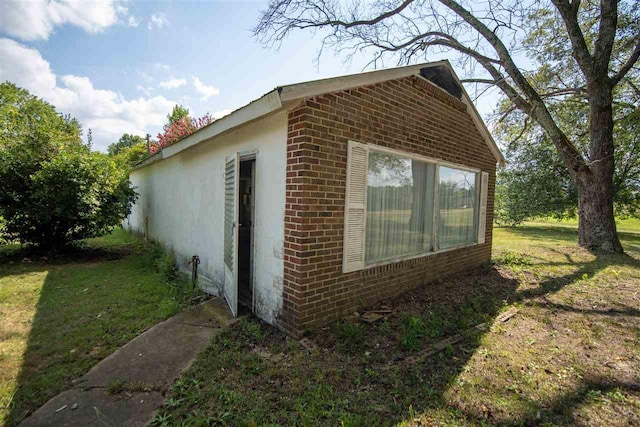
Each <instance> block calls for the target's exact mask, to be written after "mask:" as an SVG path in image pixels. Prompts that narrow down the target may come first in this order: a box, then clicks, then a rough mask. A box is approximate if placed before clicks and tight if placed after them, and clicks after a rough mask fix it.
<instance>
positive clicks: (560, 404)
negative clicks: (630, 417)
mask: <svg viewBox="0 0 640 427" xmlns="http://www.w3.org/2000/svg"><path fill="white" fill-rule="evenodd" d="M536 230H537V228H536ZM510 232H511V233H521V237H525V238H527V239H532V240H533V239H534V238H535V239H536V240H538V241H540V242H542V241H546V240H548V239H549V237H550V235H549V234H551V233H552V234H553V236H554V238H555V240H556V241H558V240H559V241H561V243H562V242H563V241H565V240H566V243H567V245H569V244H571V245H574V244H575V236H576V233H575V230H573V231H572V230H563V229H561V230H558V229H553V230H544V229H543V230H542V237H540V236H537V235H536V233H534V230H532V229H516V230H510ZM557 234H559V235H560V237H559V238H558V236H557ZM562 244H564V243H562ZM555 256H556V257H559V258H560V259H561V261H559V262H558V263H555V262H554V263H550V264H552V265H563V266H574V267H575V268H573V269H571V272H569V273H567V274H565V275H561V276H558V277H551V278H548V279H546V280H544V281H542V282H541V283H539V284H538V286H537V287H536V288H533V289H531V288H525V289H521V288H522V283H521V282H520V280H518V279H514V278H511V277H509V276H507V275H505V274H503V271H502V268H501V267H498V268H496V267H493V266H484V267H483V268H480V269H476V270H475V271H472V272H467V273H462V274H457V275H455V276H453V277H450V278H448V279H446V280H443V281H440V282H438V283H430V284H428V285H426V286H424V287H421V288H419V289H417V290H415V291H411V292H409V293H407V294H404V295H402V296H399V297H397V298H393V299H390V300H386V301H383V302H382V303H380V304H378V305H376V306H373V307H368V309H371V310H376V309H377V310H391V311H392V312H393V315H392V316H390V317H389V319H388V320H386V321H380V322H377V323H374V324H365V323H362V322H360V321H358V320H357V318H356V317H355V316H352V317H351V318H346V319H343V320H341V321H339V322H336V323H334V324H333V325H331V326H329V327H326V328H321V329H320V330H316V331H314V332H312V333H311V335H310V337H311V339H312V342H314V343H315V344H316V345H317V347H318V348H317V349H314V348H313V347H312V348H310V349H307V348H302V347H301V346H300V344H299V343H298V342H297V341H294V340H291V339H289V338H287V337H286V336H284V335H283V334H281V333H280V332H278V331H275V330H274V329H273V328H270V327H268V326H265V325H262V324H260V323H259V322H258V321H255V320H248V321H243V322H240V323H239V324H237V325H235V326H234V327H232V328H231V329H230V330H228V331H226V332H224V333H222V334H221V335H219V336H218V337H217V338H216V339H214V341H213V342H212V344H211V346H210V347H209V348H208V349H207V350H206V351H205V352H204V353H202V354H201V356H200V357H199V359H198V360H197V361H196V362H195V363H194V365H193V366H192V367H191V368H190V370H189V371H188V372H187V373H186V374H185V375H184V377H183V378H182V379H181V380H180V381H179V382H178V383H177V384H176V386H175V387H174V388H173V389H172V391H171V393H170V395H169V398H168V400H167V402H166V403H165V407H164V408H163V410H161V411H160V413H159V415H158V417H157V418H156V420H155V423H154V424H155V425H181V424H185V425H207V423H209V424H215V423H217V422H218V423H225V424H228V425H262V424H270V423H274V424H280V425H345V426H346V425H349V426H373V425H394V424H396V423H402V422H403V421H404V422H406V423H407V425H431V424H435V425H440V424H451V425H458V424H463V423H471V424H476V423H477V424H484V423H494V422H500V423H505V424H516V425H530V424H540V423H541V422H543V421H544V422H557V423H559V424H566V423H572V422H574V421H575V420H573V418H572V416H573V415H572V413H571V410H570V408H571V407H572V405H580V404H581V403H584V402H586V401H587V400H588V399H592V398H593V395H594V392H596V391H598V392H600V393H607V392H608V391H610V390H613V389H615V388H622V389H625V390H626V389H629V390H632V391H634V390H635V387H636V385H635V384H633V383H629V384H626V383H624V382H621V381H617V380H611V381H609V382H605V381H604V380H598V379H593V380H590V379H588V378H583V379H582V380H581V381H580V382H579V385H578V386H577V387H576V388H574V389H572V390H571V391H570V392H567V393H565V394H563V395H562V396H561V397H560V398H558V399H555V400H552V401H550V402H547V401H541V400H535V399H531V401H527V397H525V396H517V395H516V394H513V395H514V396H515V397H514V399H516V400H518V401H519V402H520V404H521V405H522V406H523V407H525V408H529V409H527V410H524V411H520V415H518V416H512V417H509V416H508V415H507V416H504V417H503V418H502V419H501V420H500V421H495V420H494V419H492V418H491V414H490V413H488V412H487V414H485V416H483V415H482V409H481V408H480V407H478V406H479V405H477V402H471V403H470V406H472V407H473V406H474V405H476V406H475V408H474V409H475V410H474V411H471V410H468V409H467V408H462V407H457V406H455V405H452V404H451V403H450V397H448V394H449V393H451V390H452V387H453V386H455V385H457V384H458V382H459V381H462V378H463V374H464V373H465V372H466V371H467V369H469V364H470V361H471V359H472V358H473V357H474V356H478V353H479V349H480V347H482V345H483V341H484V340H485V339H486V336H487V333H478V334H469V335H467V336H466V338H465V339H464V340H463V341H462V342H457V343H455V344H453V345H445V346H444V347H443V350H442V351H440V352H437V353H430V354H429V355H428V356H427V357H422V356H421V355H422V354H425V353H424V352H425V350H427V349H428V348H429V347H430V346H431V345H433V344H434V343H439V342H441V341H442V340H443V339H445V338H447V337H450V336H451V335H452V334H458V333H461V332H463V331H465V330H467V329H468V328H470V327H472V326H474V325H476V324H478V323H482V322H485V323H487V324H489V325H492V324H496V323H497V327H498V328H501V326H500V322H499V321H497V320H496V317H497V316H498V315H499V314H500V313H501V312H502V311H503V309H504V307H505V306H508V305H511V304H513V303H522V304H532V305H533V304H542V303H544V301H545V300H546V297H549V296H550V295H552V294H554V293H556V292H559V291H561V290H562V289H563V288H565V287H567V286H570V285H572V284H574V283H576V282H577V281H579V280H584V279H589V278H593V277H594V276H595V275H596V274H597V273H598V272H600V271H602V270H603V269H606V268H608V267H612V266H632V267H636V266H638V261H637V260H636V259H634V258H632V257H630V256H624V255H614V256H599V255H598V256H595V258H594V259H593V260H592V261H590V262H586V263H582V262H579V261H576V260H575V259H574V257H572V256H570V255H569V254H565V253H563V252H561V251H556V253H555ZM536 265H541V264H536ZM549 308H551V309H560V308H562V309H566V310H568V311H575V312H577V313H581V314H583V313H584V311H583V310H581V309H579V308H572V307H570V306H566V307H560V306H556V307H549ZM597 314H599V315H603V316H607V315H609V316H636V315H637V312H636V310H634V309H632V308H630V309H629V310H627V309H621V310H619V312H612V311H608V312H604V311H603V312H602V313H597ZM514 345H516V344H515V343H514ZM511 350H513V349H511V348H505V351H511ZM480 357H483V356H482V355H480ZM487 357H488V356H487ZM497 370H498V371H499V370H500V367H497ZM498 374H499V375H503V377H504V376H505V375H515V376H518V375H521V373H519V372H514V373H510V374H506V373H504V372H502V373H500V372H499V373H498ZM466 387H471V388H474V387H477V388H478V393H479V395H480V399H481V398H482V391H481V385H479V384H468V385H466ZM540 417H542V419H541V418H540ZM423 418H425V420H424V421H425V422H424V423H423V424H421V423H420V421H416V420H422V419H423ZM405 420H410V421H405Z"/></svg>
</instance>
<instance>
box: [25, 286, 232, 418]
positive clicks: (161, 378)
mask: <svg viewBox="0 0 640 427" xmlns="http://www.w3.org/2000/svg"><path fill="white" fill-rule="evenodd" d="M233 321H234V319H233V318H232V317H231V315H230V314H229V310H228V309H227V307H226V306H225V305H224V302H223V301H221V300H220V299H217V298H215V299H212V300H208V301H205V302H203V303H202V304H199V305H197V306H195V307H192V308H190V309H187V310H185V311H182V312H180V313H178V314H177V315H175V316H174V317H172V318H170V319H167V320H165V321H164V322H161V323H159V324H157V325H155V326H154V327H152V328H151V329H149V330H147V331H146V332H144V333H143V334H141V335H139V336H138V337H136V338H135V339H133V340H132V341H130V342H129V343H128V344H126V345H124V346H123V347H121V348H120V349H118V350H117V351H115V352H114V353H113V354H111V355H110V356H108V357H107V358H106V359H104V360H103V361H101V362H100V363H98V364H97V365H96V366H94V367H93V368H92V369H91V370H90V371H89V372H87V373H86V374H85V375H84V376H82V377H80V378H79V379H78V380H76V381H75V385H74V387H73V388H72V389H70V390H67V391H65V392H63V393H61V394H59V395H58V396H56V397H54V398H53V399H51V400H50V401H48V402H47V403H45V404H44V405H43V406H42V407H41V408H40V409H38V410H37V411H35V412H34V413H33V414H32V415H31V416H30V417H29V418H27V419H26V420H24V421H23V422H22V424H20V425H21V426H25V427H28V426H103V427H105V426H143V425H146V424H147V423H148V422H149V421H150V420H151V419H152V417H153V415H154V412H155V410H156V409H157V408H158V407H159V406H160V405H161V404H162V403H163V402H164V393H165V392H166V390H167V389H168V388H169V386H170V385H171V384H172V383H173V382H174V381H175V380H176V379H177V378H178V377H179V376H180V374H181V373H182V371H183V370H185V369H186V368H187V367H188V366H189V365H190V364H191V362H192V361H193V360H194V359H195V357H196V356H197V355H198V353H199V352H200V351H201V350H203V349H204V348H205V347H206V345H207V344H208V343H209V341H210V340H211V338H212V337H213V336H214V335H216V334H217V333H218V332H219V331H220V330H222V329H223V328H224V327H225V326H228V325H229V324H231V323H232V322H233Z"/></svg>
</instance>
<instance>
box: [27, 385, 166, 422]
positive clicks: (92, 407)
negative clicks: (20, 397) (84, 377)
mask: <svg viewBox="0 0 640 427" xmlns="http://www.w3.org/2000/svg"><path fill="white" fill-rule="evenodd" d="M162 402H164V396H163V395H162V393H160V392H148V393H147V392H138V393H131V394H129V395H128V396H127V397H123V396H118V397H114V396H112V395H110V394H109V393H108V392H107V391H106V390H104V389H93V390H86V391H83V390H80V389H71V390H68V391H65V392H64V393H62V394H59V395H58V396H56V397H54V398H53V399H51V400H50V401H48V402H47V403H45V404H44V406H42V407H40V409H38V410H37V411H36V412H34V413H33V414H32V415H31V416H30V417H29V418H27V419H26V420H25V421H24V422H23V423H22V424H20V425H21V426H23V427H36V426H60V427H62V426H74V427H76V426H103V427H105V426H128V427H133V426H136V427H137V426H144V425H147V424H148V423H149V421H151V418H152V417H153V414H154V411H155V410H156V408H157V407H159V406H160V405H162ZM65 405H66V407H65ZM76 405H77V406H76ZM74 407H75V408H76V409H71V408H74ZM60 408H64V409H61V410H60ZM58 410H59V412H56V411H58Z"/></svg>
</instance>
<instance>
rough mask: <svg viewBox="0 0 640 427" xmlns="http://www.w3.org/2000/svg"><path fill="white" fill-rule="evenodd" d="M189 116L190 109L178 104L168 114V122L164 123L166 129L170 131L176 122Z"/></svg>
mask: <svg viewBox="0 0 640 427" xmlns="http://www.w3.org/2000/svg"><path fill="white" fill-rule="evenodd" d="M189 117H190V116H189V109H188V108H187V107H183V106H182V105H179V104H176V105H175V106H174V107H173V110H171V113H169V114H167V123H166V124H165V125H164V131H165V132H166V131H168V130H169V129H170V128H171V126H172V125H173V124H174V123H178V122H180V121H182V120H184V119H187V120H189Z"/></svg>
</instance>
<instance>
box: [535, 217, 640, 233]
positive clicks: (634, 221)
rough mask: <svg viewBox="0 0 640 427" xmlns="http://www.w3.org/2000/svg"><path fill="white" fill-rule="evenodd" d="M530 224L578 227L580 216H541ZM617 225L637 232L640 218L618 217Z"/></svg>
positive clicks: (639, 230)
mask: <svg viewBox="0 0 640 427" xmlns="http://www.w3.org/2000/svg"><path fill="white" fill-rule="evenodd" d="M525 224H528V225H549V224H550V225H565V226H569V227H577V226H578V218H565V219H562V220H560V221H559V220H557V219H553V218H541V219H537V220H533V221H528V222H527V223H525ZM616 226H617V228H618V231H626V232H631V233H633V232H635V233H640V218H633V217H629V218H622V219H616Z"/></svg>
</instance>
